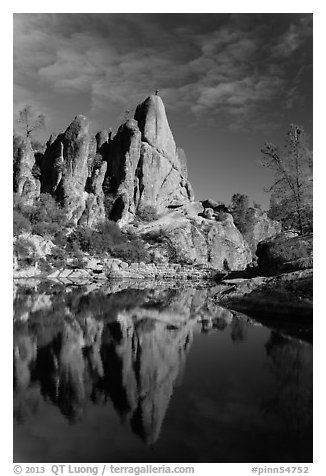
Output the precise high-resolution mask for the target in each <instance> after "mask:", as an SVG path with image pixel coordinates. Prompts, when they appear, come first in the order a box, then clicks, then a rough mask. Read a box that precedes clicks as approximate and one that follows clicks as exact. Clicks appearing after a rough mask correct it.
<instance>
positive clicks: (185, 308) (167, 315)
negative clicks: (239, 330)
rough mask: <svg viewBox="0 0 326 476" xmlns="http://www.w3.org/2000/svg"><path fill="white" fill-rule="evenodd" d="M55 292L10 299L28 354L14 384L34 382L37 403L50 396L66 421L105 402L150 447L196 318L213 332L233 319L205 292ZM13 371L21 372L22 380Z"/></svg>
mask: <svg viewBox="0 0 326 476" xmlns="http://www.w3.org/2000/svg"><path fill="white" fill-rule="evenodd" d="M54 291H55V292H54V293H53V294H52V295H49V294H47V293H45V294H44V291H43V294H42V299H41V300H40V299H39V297H38V295H34V294H35V293H34V294H32V295H31V298H28V299H26V293H25V292H24V293H23V295H22V296H20V294H19V293H18V294H17V296H18V297H17V296H16V301H17V299H18V298H19V299H20V297H21V300H19V299H18V301H19V302H18V301H17V304H19V306H18V307H17V308H19V307H20V308H21V311H22V312H24V313H25V312H26V313H27V315H28V320H27V321H25V323H22V322H21V320H17V321H16V324H15V325H16V326H17V329H18V328H20V327H19V326H25V327H24V329H25V331H24V332H25V333H24V339H25V340H26V338H27V340H26V346H27V347H28V348H29V349H35V351H32V350H30V351H28V352H27V354H28V355H30V357H28V359H27V360H26V359H25V361H24V362H23V363H21V362H20V361H17V362H16V363H15V368H16V370H15V373H16V374H17V369H18V374H19V376H18V380H19V379H20V381H21V382H25V383H24V385H25V387H24V388H26V386H31V385H34V388H38V387H37V386H35V382H39V390H38V391H39V398H40V399H41V397H43V398H44V399H50V400H51V401H52V402H53V403H54V404H55V405H57V406H58V408H59V409H60V411H61V412H62V413H63V414H64V415H65V416H66V418H67V419H69V421H70V422H73V421H75V420H76V419H78V418H79V417H80V416H81V415H82V413H83V411H84V407H85V405H86V403H87V400H91V401H93V402H98V401H102V400H104V401H106V400H107V399H108V398H110V399H111V401H112V402H113V405H114V407H115V409H116V410H117V412H118V413H119V415H120V416H121V419H122V420H125V421H126V422H128V423H129V424H130V426H131V428H132V429H133V431H134V432H135V433H136V434H137V435H139V436H140V437H141V438H142V439H143V440H144V441H146V442H147V443H149V444H151V443H154V442H155V441H156V440H157V438H158V436H159V433H160V430H161V426H162V422H163V420H164V417H165V414H166V411H167V408H168V405H169V402H170V399H171V396H172V393H173V389H174V387H175V386H176V385H178V380H180V375H182V373H183V369H184V365H185V360H186V356H187V352H188V350H189V348H190V345H191V342H192V332H193V329H194V328H195V326H196V323H197V320H198V319H208V320H212V322H213V328H214V327H217V328H221V326H222V324H223V326H224V325H225V324H224V323H230V322H231V320H232V314H231V313H230V311H227V310H225V309H224V308H222V307H220V306H218V305H216V304H215V303H213V302H212V300H210V299H209V291H208V290H207V289H194V288H188V289H160V288H155V289H149V290H128V291H127V290H124V291H121V292H117V293H111V294H110V293H109V294H107V295H106V294H104V293H102V294H101V293H99V292H98V291H96V292H92V291H89V292H87V293H85V292H84V291H83V290H81V289H80V288H79V289H71V290H70V293H69V292H68V290H64V289H61V288H60V289H59V291H60V292H58V289H57V288H55V289H54ZM35 303H37V305H36V304H35ZM40 308H42V314H41V312H40ZM58 309H60V311H58ZM34 316H35V319H36V320H35V321H34ZM40 317H41V320H40ZM103 318H104V319H107V320H103ZM33 322H34V324H33ZM221 323H222V324H221ZM223 326H222V327H223ZM36 335H37V341H38V343H37V344H38V347H37V355H36ZM32 336H33V337H32ZM24 339H23V340H24ZM16 353H17V355H19V353H18V351H17V345H16ZM19 365H20V367H19ZM20 369H23V370H24V371H26V369H27V370H28V372H27V373H26V372H25V374H26V375H25V377H24V371H22V370H20ZM16 380H17V379H16ZM29 388H30V387H29ZM15 392H16V390H15ZM16 394H17V392H16Z"/></svg>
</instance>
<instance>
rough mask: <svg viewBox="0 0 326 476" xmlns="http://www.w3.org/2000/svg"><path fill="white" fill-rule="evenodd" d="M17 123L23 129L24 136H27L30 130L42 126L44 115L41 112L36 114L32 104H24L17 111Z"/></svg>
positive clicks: (43, 124)
mask: <svg viewBox="0 0 326 476" xmlns="http://www.w3.org/2000/svg"><path fill="white" fill-rule="evenodd" d="M17 123H18V124H19V125H20V127H21V128H22V129H23V131H24V135H25V137H26V138H29V137H30V135H31V134H32V132H34V131H36V130H38V129H43V128H44V126H45V117H44V115H43V114H37V113H36V112H35V111H34V110H33V108H32V106H30V105H26V106H25V107H24V108H23V109H22V110H21V111H19V115H18V119H17Z"/></svg>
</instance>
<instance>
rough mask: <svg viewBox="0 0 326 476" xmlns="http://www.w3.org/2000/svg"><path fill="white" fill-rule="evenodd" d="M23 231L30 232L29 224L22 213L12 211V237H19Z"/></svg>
mask: <svg viewBox="0 0 326 476" xmlns="http://www.w3.org/2000/svg"><path fill="white" fill-rule="evenodd" d="M24 231H27V232H30V231H31V224H30V222H29V220H28V218H26V216H24V215H23V213H22V212H21V211H19V210H14V212H13V232H14V236H17V235H20V234H21V233H23V232H24Z"/></svg>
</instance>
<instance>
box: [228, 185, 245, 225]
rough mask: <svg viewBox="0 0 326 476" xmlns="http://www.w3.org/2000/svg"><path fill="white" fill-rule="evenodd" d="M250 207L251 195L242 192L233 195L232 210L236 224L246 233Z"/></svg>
mask: <svg viewBox="0 0 326 476" xmlns="http://www.w3.org/2000/svg"><path fill="white" fill-rule="evenodd" d="M248 209H249V197H248V195H244V194H241V193H235V194H234V195H233V196H232V202H231V207H230V211H231V214H232V216H233V220H234V224H235V226H236V227H237V228H238V229H239V230H240V231H241V233H244V232H245V231H246V229H247V227H246V224H247V214H248Z"/></svg>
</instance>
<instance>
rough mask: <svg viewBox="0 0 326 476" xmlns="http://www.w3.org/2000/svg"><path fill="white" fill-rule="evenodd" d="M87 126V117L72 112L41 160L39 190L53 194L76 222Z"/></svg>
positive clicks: (82, 202)
mask: <svg viewBox="0 0 326 476" xmlns="http://www.w3.org/2000/svg"><path fill="white" fill-rule="evenodd" d="M88 128H89V123H88V120H87V118H86V117H84V116H81V115H80V116H76V117H75V119H74V120H73V122H72V123H71V124H70V125H69V127H68V128H67V129H66V131H65V132H64V133H63V134H59V136H58V137H57V138H56V139H55V140H54V141H53V142H52V143H50V144H49V146H48V147H47V149H46V151H45V154H44V157H43V161H42V176H41V184H42V188H41V191H42V192H43V193H51V194H52V195H54V196H55V197H56V199H57V200H58V201H59V202H60V203H61V204H62V205H63V206H64V207H65V208H66V210H67V214H68V218H69V219H71V220H72V222H74V223H76V224H77V223H78V221H79V219H80V217H81V216H82V214H83V212H84V210H85V206H86V205H85V202H86V198H87V195H86V192H85V184H86V179H87V175H88V167H87V160H88V155H89V145H90V137H89V133H88Z"/></svg>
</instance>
